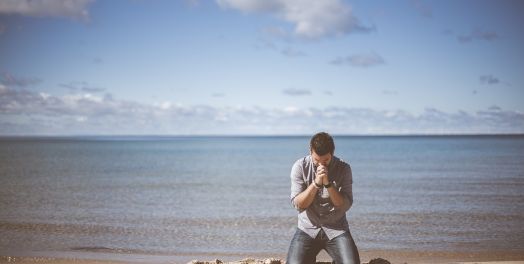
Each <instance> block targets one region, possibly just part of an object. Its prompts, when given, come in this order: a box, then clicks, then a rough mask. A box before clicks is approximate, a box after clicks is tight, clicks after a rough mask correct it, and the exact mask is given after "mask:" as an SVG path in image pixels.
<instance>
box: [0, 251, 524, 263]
mask: <svg viewBox="0 0 524 264" xmlns="http://www.w3.org/2000/svg"><path fill="white" fill-rule="evenodd" d="M0 255H2V256H0V263H21V264H30V263H31V264H33V263H49V264H51V263H52V264H65V263H77V264H120V263H134V264H136V263H147V264H167V263H182V264H185V263H190V262H191V260H199V261H200V263H206V261H208V262H207V263H217V262H216V260H214V259H220V260H221V261H222V262H223V263H231V264H233V263H234V264H262V263H268V264H277V263H279V262H277V260H284V259H285V254H284V255H282V254H276V255H275V256H273V257H271V256H262V255H260V256H255V257H256V258H257V259H258V262H257V260H256V259H254V258H253V259H246V257H245V256H242V255H241V254H231V255H227V256H213V255H211V254H206V255H202V254H200V255H197V254H195V255H191V254H178V255H169V256H168V255H138V254H119V253H100V252H81V253H79V252H61V253H58V252H31V253H28V252H25V253H24V252H18V253H14V254H6V252H1V254H0ZM360 257H361V261H362V262H363V263H367V262H369V261H370V260H371V259H374V258H383V259H386V260H388V261H390V262H391V263H392V264H404V263H408V264H409V263H457V264H458V263H461V264H462V263H463V264H474V263H489V264H524V252H518V251H490V252H438V251H435V252H429V251H420V252H418V251H400V250H396V251H380V250H373V251H361V252H360ZM235 260H237V261H235ZM238 260H244V261H238ZM248 260H249V261H248ZM264 260H265V262H264ZM271 260H272V261H271ZM317 260H318V261H329V260H330V259H329V256H328V255H327V254H326V253H325V252H321V254H320V255H319V256H318V257H317ZM219 263H220V262H219ZM280 263H284V261H281V262H280Z"/></svg>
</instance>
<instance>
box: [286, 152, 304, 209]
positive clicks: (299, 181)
mask: <svg viewBox="0 0 524 264" xmlns="http://www.w3.org/2000/svg"><path fill="white" fill-rule="evenodd" d="M302 163H303V162H302V159H300V160H297V161H296V162H295V164H293V167H292V168H291V175H290V177H291V204H292V205H293V207H295V209H297V210H299V211H301V210H302V209H300V208H299V207H298V206H297V204H296V203H295V197H296V196H297V195H299V194H300V193H301V192H303V191H304V190H305V189H306V188H307V186H306V183H305V182H304V168H303V166H302Z"/></svg>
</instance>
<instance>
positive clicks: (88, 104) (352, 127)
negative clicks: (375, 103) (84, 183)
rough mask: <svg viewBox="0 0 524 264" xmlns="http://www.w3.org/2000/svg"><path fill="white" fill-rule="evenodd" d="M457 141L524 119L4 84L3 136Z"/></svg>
mask: <svg viewBox="0 0 524 264" xmlns="http://www.w3.org/2000/svg"><path fill="white" fill-rule="evenodd" d="M318 130H326V131H330V132H332V133H335V134H435V133H437V134H457V133H523V132H524V113H522V112H518V111H509V110H504V109H502V108H500V107H498V106H492V107H490V108H488V109H486V110H481V111H477V112H474V113H468V112H464V111H458V112H455V113H448V112H444V111H441V110H439V109H435V108H428V109H426V110H425V111H424V112H423V113H422V114H418V115H416V114H412V113H409V112H406V111H403V110H374V109H369V108H349V107H328V108H322V109H319V108H299V107H292V106H289V107H282V108H268V107H256V106H255V107H247V106H235V107H232V106H223V107H215V106H210V105H192V106H184V105H180V104H176V103H174V102H170V101H162V102H158V103H156V104H144V103H138V102H133V101H125V100H118V99H115V98H113V97H112V96H107V95H106V96H104V97H101V96H97V95H92V94H69V95H65V96H55V95H50V94H43V93H39V92H33V91H28V90H24V89H12V88H9V87H7V86H5V85H2V84H0V134H4V135H7V134H10V135H13V134H14V135H23V134H55V135H56V134H84V135H85V134H138V135H140V134H189V135H195V134H310V133H313V132H315V131H318Z"/></svg>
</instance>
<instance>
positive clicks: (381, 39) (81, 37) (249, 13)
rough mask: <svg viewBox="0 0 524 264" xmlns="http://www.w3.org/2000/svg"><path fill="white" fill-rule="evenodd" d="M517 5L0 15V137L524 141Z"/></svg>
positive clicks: (225, 5)
mask: <svg viewBox="0 0 524 264" xmlns="http://www.w3.org/2000/svg"><path fill="white" fill-rule="evenodd" d="M523 12H524V2H523V1H520V0H513V1H511V0H498V1H495V0H491V1H486V0H474V1H473V0H468V1H465V0H438V1H422V0H399V1H388V0H383V1H380V0H376V1H367V0H355V1H346V0H315V1H313V0H207V1H205V0H177V1H164V0H153V1H145V0H112V1H100V0H98V1H95V0H32V1H31V0H0V135H294V134H300V135H303V134H306V135H307V134H312V133H315V132H318V131H327V132H330V133H333V134H357V135H368V134H371V135H375V134H380V135H382V134H386V135H389V134H395V135H396V134H493V133H524V100H523V99H524V49H523V48H522V47H524V30H523V29H522V25H524V16H522V13H523Z"/></svg>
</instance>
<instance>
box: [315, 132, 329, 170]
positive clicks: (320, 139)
mask: <svg viewBox="0 0 524 264" xmlns="http://www.w3.org/2000/svg"><path fill="white" fill-rule="evenodd" d="M309 150H310V152H311V157H312V158H313V163H314V164H315V166H318V165H319V164H322V165H324V166H327V165H328V164H329V162H331V158H332V157H333V153H334V152H335V143H334V142H333V138H332V137H331V136H330V135H329V134H328V133H326V132H320V133H317V134H315V135H314V136H313V137H312V138H311V140H310V141H309Z"/></svg>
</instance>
